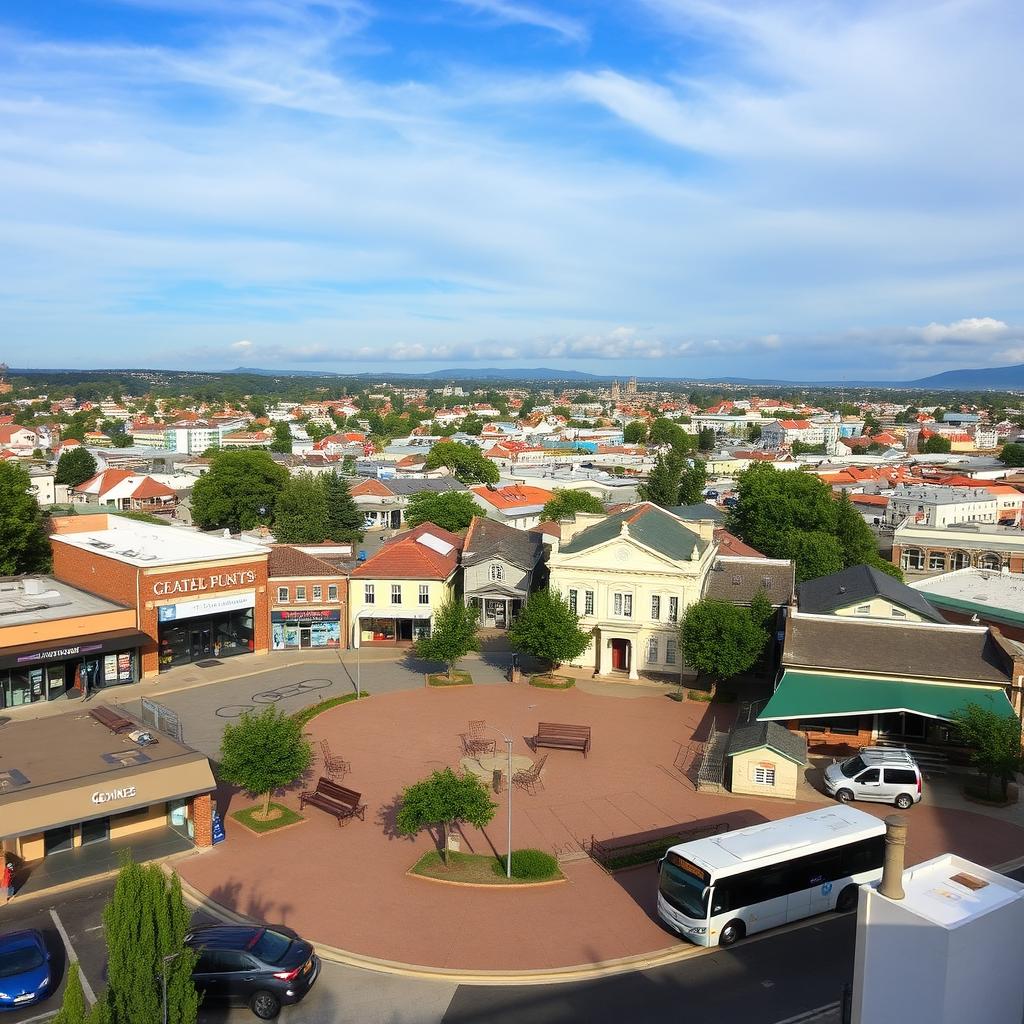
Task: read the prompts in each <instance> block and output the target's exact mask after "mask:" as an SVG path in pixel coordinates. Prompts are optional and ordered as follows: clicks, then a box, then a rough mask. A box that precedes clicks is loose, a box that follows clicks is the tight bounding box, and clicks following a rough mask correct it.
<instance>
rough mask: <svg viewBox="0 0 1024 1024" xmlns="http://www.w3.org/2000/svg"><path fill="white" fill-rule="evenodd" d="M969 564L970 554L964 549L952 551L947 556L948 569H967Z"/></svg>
mask: <svg viewBox="0 0 1024 1024" xmlns="http://www.w3.org/2000/svg"><path fill="white" fill-rule="evenodd" d="M970 565H971V556H970V555H968V554H967V552H966V551H954V552H953V554H951V555H950V556H949V567H950V569H968V568H970Z"/></svg>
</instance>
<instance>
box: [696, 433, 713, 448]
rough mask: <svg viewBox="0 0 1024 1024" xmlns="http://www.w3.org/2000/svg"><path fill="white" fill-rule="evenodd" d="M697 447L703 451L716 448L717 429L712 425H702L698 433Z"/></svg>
mask: <svg viewBox="0 0 1024 1024" xmlns="http://www.w3.org/2000/svg"><path fill="white" fill-rule="evenodd" d="M697 448H698V449H699V450H700V451H702V452H713V451H714V450H715V431H714V428H712V427H702V428H701V431H700V433H699V434H698V435H697Z"/></svg>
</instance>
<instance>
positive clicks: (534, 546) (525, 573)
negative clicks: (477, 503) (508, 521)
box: [462, 516, 544, 629]
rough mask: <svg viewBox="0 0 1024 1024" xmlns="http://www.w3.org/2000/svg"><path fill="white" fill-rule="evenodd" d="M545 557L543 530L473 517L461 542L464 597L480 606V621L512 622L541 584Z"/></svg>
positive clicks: (495, 624) (500, 625) (503, 624)
mask: <svg viewBox="0 0 1024 1024" xmlns="http://www.w3.org/2000/svg"><path fill="white" fill-rule="evenodd" d="M543 557H544V542H543V538H542V535H541V534H540V533H538V532H533V531H528V530H517V529H515V528H514V527H512V526H507V525H505V524H504V523H499V522H497V521H496V520H494V519H487V518H485V517H484V516H478V517H477V518H475V519H474V520H473V522H472V523H471V524H470V526H469V529H468V530H467V531H466V536H465V539H464V540H463V543H462V597H463V600H464V601H465V602H466V604H467V605H470V606H472V607H474V608H477V609H478V610H479V613H480V618H479V622H480V625H482V626H486V627H489V628H495V629H507V628H508V626H509V625H511V623H512V620H513V619H514V618H515V617H516V615H518V614H519V610H520V608H522V606H523V604H524V603H525V602H526V599H527V598H528V597H529V596H530V592H531V591H532V590H533V589H534V587H535V586H537V585H538V582H539V579H538V578H539V576H540V575H541V573H542V561H543Z"/></svg>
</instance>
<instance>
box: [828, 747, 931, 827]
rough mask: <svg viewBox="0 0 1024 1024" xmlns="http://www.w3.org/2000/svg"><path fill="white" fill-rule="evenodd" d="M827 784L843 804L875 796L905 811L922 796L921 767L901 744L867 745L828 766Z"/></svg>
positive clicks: (880, 800) (829, 790) (880, 801)
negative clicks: (858, 751)
mask: <svg viewBox="0 0 1024 1024" xmlns="http://www.w3.org/2000/svg"><path fill="white" fill-rule="evenodd" d="M825 788H826V789H827V790H828V792H829V794H830V795H831V796H834V797H835V798H836V799H837V800H841V801H842V802H843V803H844V804H845V803H849V802H850V801H851V800H876V801H878V802H879V803H883V804H895V805H896V806H897V807H898V808H900V810H903V811H905V810H906V809H907V808H908V807H911V806H912V805H913V804H916V803H917V802H918V801H919V800H920V799H921V769H920V767H919V766H918V763H917V762H916V761H915V760H914V759H913V757H911V756H910V752H909V751H907V750H904V749H903V748H902V747H864V749H863V750H861V751H860V753H859V754H855V755H854V756H853V757H850V758H847V759H846V760H845V761H833V762H832V764H830V765H829V766H828V768H826V769H825Z"/></svg>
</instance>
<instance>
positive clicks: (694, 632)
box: [680, 598, 768, 696]
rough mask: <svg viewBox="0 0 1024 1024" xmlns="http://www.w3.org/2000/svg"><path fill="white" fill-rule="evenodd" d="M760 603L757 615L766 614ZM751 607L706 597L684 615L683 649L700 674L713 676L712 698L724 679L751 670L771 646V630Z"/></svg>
mask: <svg viewBox="0 0 1024 1024" xmlns="http://www.w3.org/2000/svg"><path fill="white" fill-rule="evenodd" d="M763 611H764V608H763V605H762V604H761V603H760V602H759V603H758V608H757V610H756V614H758V615H760V614H763ZM754 614H755V613H754V612H752V611H751V609H749V608H737V607H736V606H735V605H733V604H730V603H729V602H728V601H715V600H713V599H712V598H704V599H702V600H700V601H697V602H696V603H695V604H692V605H690V607H689V608H687V609H686V612H685V614H684V615H683V622H682V626H681V628H680V636H681V643H680V647H681V649H682V652H683V657H684V658H685V659H686V662H687V664H688V665H690V666H691V667H693V668H695V669H696V670H697V671H698V672H699V673H701V674H703V675H707V676H710V677H711V695H712V696H714V694H715V691H716V689H717V687H718V683H719V682H720V681H721V680H723V679H729V678H731V677H732V676H735V675H739V673H740V672H746V671H747V669H749V668H751V667H752V666H753V665H754V664H755V663H756V662H757V659H758V658H759V657H760V656H761V652H762V651H763V650H764V647H765V644H767V643H768V631H767V630H766V629H765V628H764V625H763V624H762V623H761V622H758V621H756V620H755V618H754Z"/></svg>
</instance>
